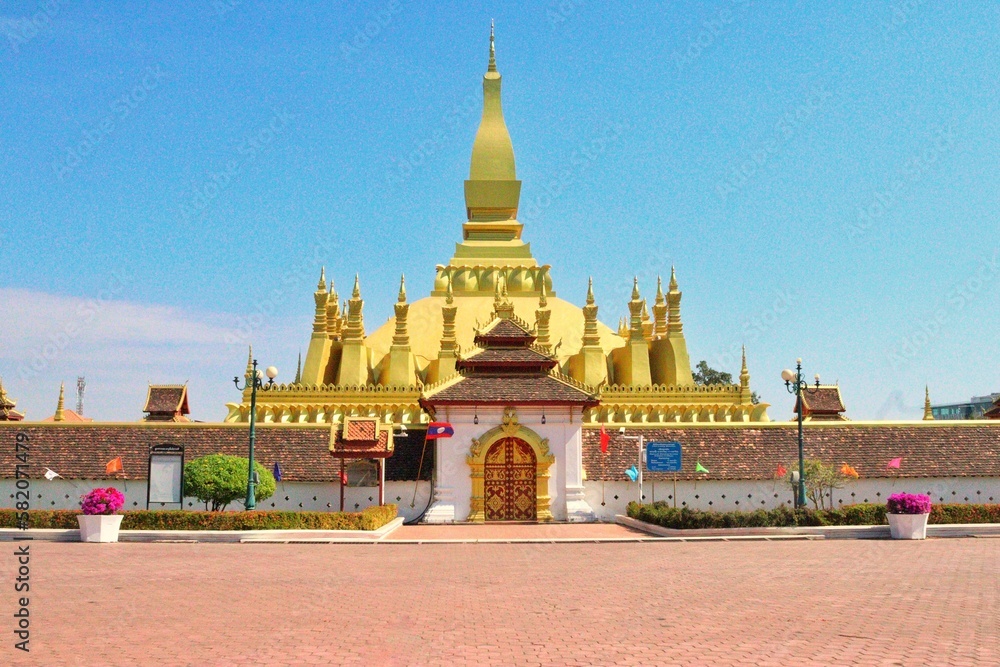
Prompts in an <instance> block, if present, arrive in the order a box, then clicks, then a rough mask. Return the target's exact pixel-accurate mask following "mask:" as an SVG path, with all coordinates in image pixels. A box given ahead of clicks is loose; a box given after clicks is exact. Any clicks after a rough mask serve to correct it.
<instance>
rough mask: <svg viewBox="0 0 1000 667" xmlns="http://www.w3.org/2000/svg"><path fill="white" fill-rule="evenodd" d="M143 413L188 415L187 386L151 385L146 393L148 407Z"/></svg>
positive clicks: (146, 406)
mask: <svg viewBox="0 0 1000 667" xmlns="http://www.w3.org/2000/svg"><path fill="white" fill-rule="evenodd" d="M142 411H143V412H147V413H169V414H174V413H181V414H188V413H189V410H188V405H187V385H176V384H165V385H155V384H151V385H149V390H148V392H147V393H146V405H145V407H143V409H142Z"/></svg>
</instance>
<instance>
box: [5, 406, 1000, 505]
mask: <svg viewBox="0 0 1000 667" xmlns="http://www.w3.org/2000/svg"><path fill="white" fill-rule="evenodd" d="M480 425H482V419H480ZM451 440H452V441H456V440H457V438H451ZM466 449H468V448H466ZM557 456H558V455H557ZM464 457H465V454H464V453H462V459H461V466H462V467H461V468H459V470H461V471H462V474H463V475H464V479H465V480H468V479H469V467H468V465H467V464H466V463H465V458H464ZM557 463H558V460H557ZM553 479H555V474H554V475H553ZM30 483H31V489H30V491H31V509H39V510H41V509H79V508H80V496H81V495H83V494H84V493H86V492H88V491H89V490H90V489H93V488H96V487H104V486H114V487H116V488H117V489H119V490H120V491H122V492H123V493H125V506H126V509H145V508H146V482H145V480H136V481H134V482H129V483H128V488H127V489H126V488H125V483H123V482H122V481H120V480H119V481H114V482H111V483H108V482H106V481H103V480H72V481H69V480H63V479H56V480H53V481H51V482H50V481H48V480H44V479H42V480H38V479H32V480H30ZM584 487H585V493H586V500H587V502H588V503H589V505H590V507H591V508H593V510H594V512H595V513H596V514H597V518H598V519H599V520H601V521H614V518H615V515H616V514H624V513H625V507H626V506H627V505H628V503H629V501H632V500H636V499H637V496H638V484H636V483H635V482H603V483H602V482H599V481H587V482H584ZM413 489H414V483H413V482H386V490H385V500H386V502H389V503H395V504H396V505H398V506H399V514H400V516H402V517H405V518H406V519H407V520H409V519H410V518H413V517H415V516H417V515H419V514H420V512H421V511H423V509H424V507H425V506H426V505H427V500H428V494H429V492H430V484H429V483H428V482H419V483H418V484H417V497H416V501H415V502H414V501H413ZM643 490H644V492H645V497H646V500H647V501H649V502H652V500H653V499H654V494H655V499H656V500H663V501H668V502H673V500H672V498H671V496H672V495H673V484H672V483H671V482H656V483H655V485H654V483H652V482H650V481H649V480H646V482H645V484H644V485H643ZM902 491H905V492H908V493H930V495H931V500H932V501H933V502H934V503H942V502H943V503H1000V478H996V477H959V478H951V479H946V478H924V479H897V480H891V479H861V480H857V481H853V482H850V483H848V484H847V485H846V486H845V487H844V488H843V489H838V490H836V491H835V492H834V497H833V499H834V503H835V505H836V506H837V507H841V506H844V505H850V504H853V503H856V502H857V503H861V502H865V501H868V502H885V500H886V498H888V497H889V495H890V494H892V493H899V492H902ZM852 493H853V494H854V495H853V496H852V495H851V494H852ZM377 494H378V488H377V487H354V488H351V487H349V488H348V489H347V493H346V498H345V506H344V509H345V510H348V511H356V510H358V509H364V508H365V507H370V506H372V505H374V504H376V501H377V499H378V495H377ZM775 494H777V495H778V497H777V498H775V497H774V496H775ZM468 495H471V483H470V484H469V494H468ZM468 495H466V496H465V511H466V515H467V513H468ZM723 495H725V496H726V497H725V498H723V497H722V496H723ZM66 496H69V497H68V498H67V497H66ZM286 496H287V497H288V500H285V497H286ZM615 496H617V498H616V497H615ZM696 496H697V497H696ZM748 496H752V497H748ZM314 497H315V498H316V500H313V498H314ZM397 498H398V499H399V500H397ZM942 498H944V500H941V499H942ZM991 498H992V500H991ZM369 499H371V500H369ZM14 500H15V499H14V480H13V479H0V507H2V508H5V509H9V508H13V507H14ZM737 501H739V504H738V505H737V504H736V503H737ZM791 501H792V491H791V489H790V488H789V486H788V484H786V483H783V482H777V483H776V482H769V481H768V482H754V481H738V480H737V481H704V482H698V483H697V484H695V483H694V482H688V481H684V482H678V483H677V505H678V507H681V506H684V505H683V503H687V505H686V506H687V507H692V508H695V509H702V510H720V511H729V510H751V509H758V508H761V507H764V508H768V509H773V508H775V507H778V506H779V505H782V504H784V505H787V506H789V507H790V506H791ZM411 502H413V504H414V507H412V508H411V507H410V503H411ZM189 503H190V505H189ZM272 503H273V507H272ZM299 503H301V504H302V506H301V507H300V506H299ZM709 503H711V504H709ZM327 504H329V507H328V506H327ZM204 507H205V506H204V504H202V503H199V502H198V501H197V500H196V499H194V498H188V499H186V500H185V502H184V508H185V509H204ZM555 507H556V505H555V504H553V510H555ZM242 508H243V506H242V504H241V503H233V504H232V505H230V506H229V508H228V509H230V510H239V509H242ZM257 508H258V509H261V510H269V509H277V510H300V509H301V510H314V511H321V512H322V511H335V510H338V509H339V508H340V487H339V486H338V484H337V483H336V482H329V483H305V482H279V483H278V486H277V490H276V491H275V493H274V496H273V497H271V498H268V499H267V500H265V501H263V502H261V503H258V505H257ZM563 508H564V509H563V511H565V506H563ZM150 509H158V507H156V506H153V507H151V508H150ZM563 516H564V515H563ZM460 520H461V519H460ZM560 520H561V519H560Z"/></svg>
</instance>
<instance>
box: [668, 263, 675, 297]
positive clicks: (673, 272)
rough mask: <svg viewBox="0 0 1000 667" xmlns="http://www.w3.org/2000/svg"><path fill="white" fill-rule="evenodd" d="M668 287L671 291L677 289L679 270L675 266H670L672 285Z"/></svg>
mask: <svg viewBox="0 0 1000 667" xmlns="http://www.w3.org/2000/svg"><path fill="white" fill-rule="evenodd" d="M668 289H669V290H670V291H671V292H676V291H677V271H676V270H675V269H674V267H673V266H671V267H670V285H669V286H668Z"/></svg>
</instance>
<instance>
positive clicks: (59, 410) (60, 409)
mask: <svg viewBox="0 0 1000 667" xmlns="http://www.w3.org/2000/svg"><path fill="white" fill-rule="evenodd" d="M65 390H66V384H65V383H60V384H59V402H58V403H56V414H55V416H54V417H53V418H52V421H57V422H61V421H66V413H65V408H66V405H65V401H64V400H63V394H64V392H65Z"/></svg>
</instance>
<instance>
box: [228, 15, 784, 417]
mask: <svg viewBox="0 0 1000 667" xmlns="http://www.w3.org/2000/svg"><path fill="white" fill-rule="evenodd" d="M500 86H501V76H500V73H499V72H498V71H497V67H496V55H495V49H494V38H493V32H492V30H491V31H490V52H489V65H488V67H487V71H486V74H485V75H484V77H483V116H482V120H481V122H480V124H479V130H478V131H477V132H476V138H475V141H474V142H473V145H472V164H471V168H470V170H469V180H467V181H465V207H466V213H467V221H466V222H465V223H464V224H463V225H462V241H461V242H459V243H457V244H456V245H455V254H454V256H453V257H452V258H451V260H450V261H449V262H448V263H447V264H443V265H438V266H437V267H436V276H435V281H434V289H433V291H432V292H431V294H430V295H429V296H427V297H424V298H422V299H419V300H417V301H414V302H412V303H410V302H408V301H407V295H406V284H405V280H402V279H401V280H400V287H399V297H398V300H397V302H396V304H395V316H394V317H392V318H390V319H389V321H388V322H386V323H385V324H383V325H382V326H381V327H379V328H378V329H376V330H375V331H374V332H372V333H371V334H366V332H365V327H364V318H363V312H362V311H363V306H364V301H363V300H362V298H361V282H360V279H359V278H358V277H357V276H356V277H355V281H354V287H353V290H352V294H351V297H350V299H348V300H347V301H346V303H345V304H344V306H343V307H342V306H341V303H340V297H339V295H338V294H337V292H336V291H335V289H334V287H333V283H332V281H331V282H330V283H329V285H328V284H327V282H326V276H325V271H324V272H322V273H321V275H320V279H319V283H318V285H317V289H316V291H315V293H314V299H315V304H316V314H315V319H314V321H313V331H312V336H311V338H310V341H309V347H308V352H307V353H306V359H305V364H304V365H303V366H302V367H301V369H300V371H299V372H297V374H296V378H295V381H294V382H293V383H291V384H281V385H271V386H267V387H265V388H264V390H263V391H260V392H258V396H257V409H258V415H257V418H258V419H259V420H262V421H265V422H279V423H282V422H287V423H299V422H321V423H340V422H341V421H342V420H343V418H344V417H345V416H369V417H372V416H374V417H378V418H380V419H382V420H384V421H385V422H386V423H397V424H399V423H404V424H419V423H422V422H426V421H428V416H427V415H426V414H425V413H424V411H423V410H422V409H421V407H420V404H419V400H420V397H421V395H422V394H423V392H424V390H425V388H427V387H430V386H433V385H435V384H438V383H442V382H447V381H448V380H449V379H450V378H453V377H454V376H455V374H456V361H457V360H458V359H459V358H461V357H462V356H464V355H467V354H470V353H471V352H473V351H474V342H473V339H474V337H475V333H476V330H477V328H479V327H480V326H481V325H482V324H484V323H486V322H488V321H489V320H490V319H491V317H492V314H493V311H494V307H495V304H496V302H497V301H498V300H499V299H501V298H502V299H504V300H505V301H507V300H509V302H510V303H512V304H513V306H514V314H515V316H516V317H518V318H520V319H521V320H522V321H524V322H527V323H533V327H534V329H535V332H536V334H537V345H538V346H539V347H540V348H542V349H544V350H546V351H547V353H548V354H550V355H551V356H553V357H555V358H556V359H557V360H558V362H559V365H558V366H557V368H556V369H555V370H553V372H554V373H557V374H559V375H560V377H562V378H563V379H564V380H567V381H572V382H574V383H576V384H578V385H580V386H582V387H583V388H586V389H589V390H590V391H592V392H593V393H594V394H595V395H597V396H598V397H599V398H600V405H599V406H598V407H596V408H593V409H589V410H588V411H587V413H586V414H585V421H588V422H591V423H593V422H608V423H668V422H678V421H707V422H712V421H726V422H732V421H736V422H746V421H768V416H767V407H768V406H767V405H766V404H754V403H753V402H752V401H751V395H752V394H751V391H750V375H749V373H748V372H747V369H746V358H745V355H744V361H743V368H742V372H741V374H740V384H738V385H711V386H700V385H696V384H695V383H694V381H693V379H692V375H691V363H690V359H689V358H688V352H687V344H686V342H685V340H684V333H683V326H682V324H681V314H680V304H681V292H680V291H679V289H678V286H677V278H676V275H675V274H674V272H673V270H671V276H670V282H669V284H668V287H667V291H666V292H664V291H663V289H662V285H661V284H660V282H659V281H658V282H657V286H656V296H655V301H654V304H653V307H652V309H651V310H652V315H650V309H649V308H648V307H647V303H646V300H645V299H643V298H642V296H641V294H640V290H639V285H638V283H637V282H634V283H633V289H632V298H631V300H630V301H629V302H628V304H627V305H628V308H629V313H630V317H629V321H628V322H627V323H623V324H622V325H620V326H619V329H618V331H614V330H612V329H611V328H609V327H607V326H606V325H604V324H602V323H601V322H599V321H598V319H597V313H598V306H597V304H596V303H595V302H594V295H593V289H592V284H591V286H590V287H588V291H587V301H586V304H585V305H584V306H583V307H582V308H580V307H578V306H576V305H575V304H572V303H570V302H568V301H564V300H563V299H560V298H558V297H557V296H556V292H555V291H554V289H553V280H552V275H551V270H550V269H551V267H550V266H549V265H547V264H541V265H540V264H539V263H538V262H537V261H536V260H535V258H534V257H533V256H532V254H531V248H530V245H529V244H528V243H525V242H524V241H523V240H522V238H521V236H522V231H523V227H524V226H523V225H522V224H521V223H520V222H518V220H517V212H518V202H519V199H520V192H521V182H520V181H519V180H517V173H516V169H515V164H514V148H513V144H512V143H511V140H510V134H509V133H508V131H507V125H506V123H505V122H504V117H503V109H502V106H501V98H500ZM249 398H250V397H249V392H245V393H244V396H243V401H242V402H241V403H231V404H229V405H228V406H227V407H228V408H229V414H228V416H227V417H226V421H246V420H247V419H248V415H249Z"/></svg>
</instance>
